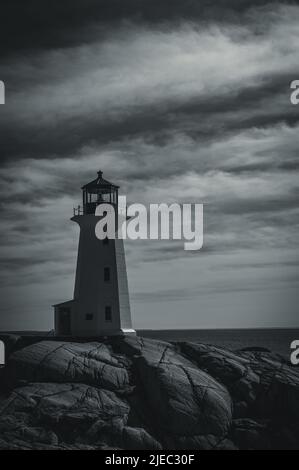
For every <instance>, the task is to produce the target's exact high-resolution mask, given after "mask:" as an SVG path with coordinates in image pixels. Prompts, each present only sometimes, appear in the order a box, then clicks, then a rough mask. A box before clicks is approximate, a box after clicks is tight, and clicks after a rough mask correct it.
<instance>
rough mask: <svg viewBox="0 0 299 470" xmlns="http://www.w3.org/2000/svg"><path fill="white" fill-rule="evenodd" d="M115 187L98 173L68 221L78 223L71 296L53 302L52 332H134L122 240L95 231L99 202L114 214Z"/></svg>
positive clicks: (110, 333) (102, 334) (84, 189)
mask: <svg viewBox="0 0 299 470" xmlns="http://www.w3.org/2000/svg"><path fill="white" fill-rule="evenodd" d="M118 188H119V187H118V186H116V185H114V184H112V183H110V182H109V181H107V180H105V179H104V178H103V174H102V172H101V171H99V172H98V176H97V178H96V179H94V180H93V181H91V182H90V183H88V184H86V185H85V186H83V187H82V191H83V206H82V207H80V206H79V207H78V208H77V209H74V216H73V217H72V219H71V220H73V221H74V222H76V223H77V224H78V225H79V227H80V239H79V247H78V258H77V269H76V280H75V289H74V298H73V300H69V301H67V302H63V303H60V304H56V305H54V308H55V334H56V336H107V335H123V334H135V330H133V329H132V321H131V311H130V301H129V290H128V280H127V270H126V261H125V251H124V244H123V240H122V239H117V238H116V239H109V238H105V239H104V240H100V239H98V238H97V237H96V234H95V226H96V224H97V222H98V221H99V217H98V216H96V215H95V210H96V207H97V206H98V205H99V204H103V203H104V204H107V203H109V204H112V205H113V206H114V209H115V213H116V216H117V213H118V212H117V209H118Z"/></svg>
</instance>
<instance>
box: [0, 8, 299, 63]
mask: <svg viewBox="0 0 299 470" xmlns="http://www.w3.org/2000/svg"><path fill="white" fill-rule="evenodd" d="M269 3H270V2H268V1H267V0H251V1H250V0H218V1H217V2H213V3H212V2H211V1H210V0H185V1H184V2H182V1H181V0H142V1H140V0H126V1H122V0H76V2H73V1H71V0H63V1H60V2H55V3H54V2H53V1H51V0H43V1H42V2H41V1H39V0H27V1H26V2H22V1H20V0H4V1H2V2H1V18H2V27H1V33H0V51H1V53H2V54H18V53H22V51H23V52H24V51H25V50H26V49H27V50H28V49H51V48H60V47H71V46H74V45H77V44H82V43H89V42H92V41H93V30H94V29H96V31H97V33H98V34H99V31H100V32H101V33H102V34H103V35H105V34H107V30H108V33H109V32H110V31H111V29H113V28H115V27H117V23H119V22H124V21H131V22H136V23H139V24H140V23H144V24H149V25H153V24H154V25H155V24H157V23H158V24H159V23H164V24H169V23H176V22H181V21H194V22H198V21H202V22H206V21H230V22H232V21H235V22H237V23H238V22H240V20H241V17H240V15H242V14H244V13H245V12H246V11H247V10H248V9H251V8H254V7H261V6H262V5H268V4H269ZM280 3H289V2H285V1H282V2H280ZM292 3H293V4H296V3H297V1H295V0H293V1H292Z"/></svg>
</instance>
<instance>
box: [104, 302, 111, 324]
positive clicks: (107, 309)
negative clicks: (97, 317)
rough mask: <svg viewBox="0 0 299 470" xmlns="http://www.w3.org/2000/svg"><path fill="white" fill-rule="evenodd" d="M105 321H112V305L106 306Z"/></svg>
mask: <svg viewBox="0 0 299 470" xmlns="http://www.w3.org/2000/svg"><path fill="white" fill-rule="evenodd" d="M105 321H107V322H110V321H112V309H111V307H110V305H107V306H106V307H105Z"/></svg>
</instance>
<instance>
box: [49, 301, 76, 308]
mask: <svg viewBox="0 0 299 470" xmlns="http://www.w3.org/2000/svg"><path fill="white" fill-rule="evenodd" d="M72 302H74V299H72V300H67V301H66V302H60V303H59V304H54V305H52V307H60V306H62V305H69V304H71V303H72Z"/></svg>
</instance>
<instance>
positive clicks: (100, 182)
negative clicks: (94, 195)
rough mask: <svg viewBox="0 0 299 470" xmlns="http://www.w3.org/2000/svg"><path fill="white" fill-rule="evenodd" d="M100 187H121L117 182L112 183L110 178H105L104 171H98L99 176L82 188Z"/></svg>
mask: <svg viewBox="0 0 299 470" xmlns="http://www.w3.org/2000/svg"><path fill="white" fill-rule="evenodd" d="M99 187H102V188H104V189H105V188H119V186H116V185H115V184H113V183H110V181H108V180H105V179H104V178H103V172H102V171H98V177H97V178H96V179H94V180H92V181H90V182H89V183H87V184H85V185H84V186H82V188H81V189H85V188H87V189H92V188H99Z"/></svg>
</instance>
